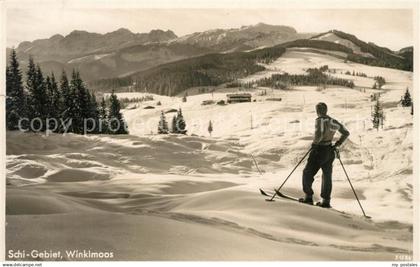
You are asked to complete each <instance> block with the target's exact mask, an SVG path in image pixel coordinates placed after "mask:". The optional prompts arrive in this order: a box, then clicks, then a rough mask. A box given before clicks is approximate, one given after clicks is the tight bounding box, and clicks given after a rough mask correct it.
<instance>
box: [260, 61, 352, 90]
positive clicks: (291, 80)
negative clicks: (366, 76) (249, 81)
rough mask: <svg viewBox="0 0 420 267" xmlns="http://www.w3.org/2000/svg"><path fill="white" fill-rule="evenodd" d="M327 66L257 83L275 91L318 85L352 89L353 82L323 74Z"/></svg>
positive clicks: (272, 76) (265, 79)
mask: <svg viewBox="0 0 420 267" xmlns="http://www.w3.org/2000/svg"><path fill="white" fill-rule="evenodd" d="M327 70H328V66H322V67H320V68H309V69H307V70H306V72H307V74H288V73H284V74H273V75H271V77H269V78H263V79H261V80H259V81H257V84H258V85H259V86H266V87H271V88H275V89H287V88H288V87H289V86H293V85H297V86H320V85H338V86H344V87H349V88H353V87H354V83H353V81H350V80H346V79H340V78H334V77H332V76H329V75H327V74H325V73H324V72H325V71H327Z"/></svg>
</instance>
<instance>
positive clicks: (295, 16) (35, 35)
mask: <svg viewBox="0 0 420 267" xmlns="http://www.w3.org/2000/svg"><path fill="white" fill-rule="evenodd" d="M412 20H413V14H412V11H411V10H410V9H276V8H258V9H257V8H255V9H238V8H236V9H234V8H227V9H226V8H225V9H221V8H212V9H209V8H204V9H203V8H202V9H185V8H178V9H162V8H160V9H150V8H149V9H139V8H137V9H136V8H135V9H133V8H125V9H115V8H106V9H105V8H96V9H92V8H83V9H80V8H79V9H75V8H57V7H51V8H42V7H33V6H32V7H30V8H8V9H7V18H6V23H7V24H6V34H7V46H8V47H12V46H17V45H18V44H19V43H20V42H22V41H33V40H35V39H42V38H49V37H51V36H52V35H54V34H62V35H64V36H65V35H67V34H69V33H70V32H71V31H73V30H85V31H89V32H97V33H106V32H111V31H114V30H117V29H119V28H127V29H129V30H131V31H132V32H149V31H150V30H152V29H162V30H168V29H169V30H172V31H173V32H174V33H175V34H176V35H178V36H182V35H185V34H189V33H193V32H200V31H205V30H210V29H215V28H222V29H227V28H238V27H241V26H243V25H254V24H257V23H259V22H263V23H267V24H273V25H287V26H292V27H294V28H295V29H296V30H297V31H298V32H311V33H320V32H325V31H328V30H331V29H337V30H341V31H344V32H347V33H351V34H354V35H356V36H357V37H358V38H359V39H361V40H363V41H366V42H374V43H376V44H377V45H381V46H386V47H388V48H391V49H393V50H398V49H400V48H403V47H406V46H410V45H413V42H414V41H413V40H414V36H413V22H412Z"/></svg>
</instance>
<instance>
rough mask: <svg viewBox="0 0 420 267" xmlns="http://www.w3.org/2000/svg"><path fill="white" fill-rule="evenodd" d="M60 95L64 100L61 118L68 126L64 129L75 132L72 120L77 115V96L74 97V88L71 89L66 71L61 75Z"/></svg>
mask: <svg viewBox="0 0 420 267" xmlns="http://www.w3.org/2000/svg"><path fill="white" fill-rule="evenodd" d="M60 94H61V95H62V100H63V103H62V105H63V107H62V111H61V117H62V120H63V124H65V125H66V126H63V127H69V129H66V130H67V131H73V126H72V120H73V118H74V117H75V113H76V111H75V106H74V105H75V103H74V100H75V95H74V91H73V88H71V87H70V84H69V80H68V79H67V74H66V72H65V71H64V70H63V72H62V73H61V79H60ZM70 120H71V121H70ZM67 125H68V126H67ZM60 130H61V131H63V130H65V129H60Z"/></svg>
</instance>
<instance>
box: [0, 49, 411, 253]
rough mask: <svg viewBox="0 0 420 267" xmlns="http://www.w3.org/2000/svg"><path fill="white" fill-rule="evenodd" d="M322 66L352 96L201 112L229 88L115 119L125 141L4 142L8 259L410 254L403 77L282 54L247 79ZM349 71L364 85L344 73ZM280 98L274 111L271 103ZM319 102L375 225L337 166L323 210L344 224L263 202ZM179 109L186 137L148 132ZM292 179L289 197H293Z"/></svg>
mask: <svg viewBox="0 0 420 267" xmlns="http://www.w3.org/2000/svg"><path fill="white" fill-rule="evenodd" d="M321 65H328V66H329V68H330V69H334V70H335V74H334V73H331V75H335V76H337V77H343V78H348V79H352V80H354V82H355V84H356V88H355V89H348V88H337V87H331V88H327V89H325V90H319V89H317V88H314V87H295V88H293V89H291V90H286V91H276V90H274V91H273V90H271V89H269V88H256V89H252V90H250V91H249V92H250V93H252V95H253V99H255V100H256V102H250V103H240V104H229V105H216V104H214V105H201V103H202V101H204V100H214V101H215V102H217V101H218V100H226V93H228V92H234V91H236V90H237V89H226V90H225V91H221V90H218V91H216V92H214V93H213V94H211V93H209V94H200V95H190V96H188V97H187V102H182V101H181V98H180V97H172V98H171V97H165V96H157V95H156V96H154V100H153V101H150V102H143V103H134V104H130V106H129V109H127V110H124V116H125V118H126V120H127V121H128V124H129V129H130V135H128V136H76V135H71V134H70V135H66V136H64V137H63V136H60V135H52V136H48V137H46V136H40V135H37V134H22V133H11V132H9V133H8V134H7V154H8V156H7V169H8V176H7V177H8V179H7V181H8V184H9V185H8V188H7V190H8V191H7V192H8V193H7V214H8V216H7V223H8V225H7V229H6V232H7V240H6V241H7V242H6V243H7V246H8V249H12V248H18V247H22V246H23V247H28V248H29V247H32V246H35V245H36V247H40V248H45V249H49V248H53V247H60V248H64V247H78V248H85V247H86V248H87V247H94V248H97V249H98V250H101V249H102V250H113V251H115V255H116V258H117V259H149V260H151V259H226V260H228V259H237V260H240V259H242V260H246V259H267V260H274V259H277V260H286V259H295V260H296V259H315V260H319V259H324V260H328V259H337V260H346V259H347V260H356V259H357V260H395V255H396V254H411V253H412V231H413V229H412V223H413V217H412V206H413V186H412V185H413V181H412V179H413V174H412V169H413V162H412V151H413V136H412V129H413V120H412V116H411V114H410V110H409V109H406V108H402V107H400V106H398V105H397V102H398V100H399V99H400V97H401V96H402V95H403V94H404V92H405V89H406V88H407V87H408V88H410V89H411V88H412V73H410V72H403V71H398V70H392V69H385V68H378V67H371V66H365V65H361V64H355V63H345V62H344V61H343V59H340V58H339V57H337V55H325V54H319V53H313V52H309V51H306V50H304V49H292V50H289V51H288V52H287V53H286V54H285V55H284V56H282V57H281V58H280V59H278V60H277V61H276V62H274V63H272V64H270V65H269V66H267V67H268V68H269V69H268V70H267V71H264V72H261V73H257V74H256V75H253V76H250V77H247V78H246V79H245V80H253V79H257V78H258V77H264V76H267V75H270V74H272V73H278V72H283V71H286V72H289V73H302V72H304V70H305V69H307V68H310V67H319V66H321ZM353 70H354V71H356V72H363V73H365V74H366V75H367V77H358V76H349V75H345V74H344V73H345V72H346V71H350V72H352V71H353ZM342 73H343V74H342ZM376 75H380V76H383V77H384V78H385V79H386V81H387V84H386V85H385V86H384V87H383V90H381V91H380V92H381V94H382V96H381V101H382V104H383V107H384V111H385V116H386V120H385V124H384V127H383V129H379V131H377V130H374V129H372V123H371V122H370V113H371V106H372V102H371V101H370V95H371V94H372V93H376V92H379V91H377V90H376V91H373V90H371V89H369V88H371V86H372V84H373V82H374V81H373V77H374V76H376ZM264 90H266V91H267V95H265V96H262V95H261V92H262V91H264ZM140 95H141V94H140V93H125V94H120V95H119V97H138V96H140ZM276 98H277V99H278V98H281V99H282V101H270V99H276ZM157 101H160V102H161V103H162V105H161V106H158V105H156V102H157ZM319 101H324V102H326V103H327V104H328V105H329V113H330V115H331V116H333V117H335V118H336V119H338V120H340V121H342V122H343V123H344V124H345V125H346V126H347V128H348V129H349V131H350V132H351V135H350V138H349V140H348V141H347V142H346V143H345V144H344V145H343V147H342V153H341V154H342V160H343V163H344V164H345V167H346V170H347V172H348V174H349V175H350V178H351V180H352V182H353V185H354V186H355V188H356V190H357V194H358V196H359V198H360V200H361V203H362V205H363V207H364V209H365V211H366V213H367V214H368V215H370V216H372V217H373V219H372V220H367V219H364V218H362V216H360V214H361V211H360V209H359V207H358V205H357V202H356V201H355V199H354V196H353V193H352V191H351V189H350V186H349V184H348V182H347V180H346V177H345V175H344V173H343V170H342V169H341V166H340V165H339V163H338V162H337V161H336V162H335V163H334V166H335V167H334V178H333V179H334V187H333V194H332V197H333V199H332V205H333V206H334V208H336V209H337V210H341V211H344V213H339V212H337V211H334V210H325V209H320V208H317V207H310V206H305V205H301V204H298V203H295V202H291V201H288V200H283V199H278V200H277V201H276V202H274V203H268V202H265V201H264V198H263V197H262V196H261V195H260V194H259V193H258V188H259V187H262V188H265V189H268V190H270V189H272V188H274V187H277V186H278V185H279V184H280V183H281V182H282V181H283V179H284V178H285V177H286V176H287V175H288V174H289V172H290V171H291V169H292V168H293V167H294V165H295V164H296V163H297V162H298V161H299V160H300V158H301V157H302V156H303V155H304V154H305V152H306V151H307V150H308V149H309V147H310V144H311V140H312V134H313V128H314V124H313V123H314V120H315V117H316V114H315V111H314V105H315V104H316V103H317V102H319ZM146 106H154V107H155V109H144V107H146ZM178 108H182V112H183V115H184V118H185V120H186V123H187V129H188V136H176V135H166V136H165V135H156V134H155V133H156V132H157V125H158V119H159V116H160V113H161V111H168V110H170V109H178ZM173 114H174V113H168V114H167V120H168V122H170V121H171V119H172V115H173ZM210 120H211V121H212V123H213V129H214V131H213V133H212V136H209V133H208V132H207V127H208V123H209V121H210ZM251 155H253V156H254V157H255V159H256V161H257V162H258V164H259V167H260V168H261V169H262V170H263V171H264V173H263V175H260V174H258V171H257V169H256V167H255V165H254V162H253V160H252V157H251ZM302 169H303V166H300V167H299V168H298V169H297V170H296V172H295V173H294V174H293V176H292V177H291V178H290V180H289V181H288V182H287V184H286V185H285V187H284V189H283V191H284V192H285V193H287V194H290V195H293V196H300V195H301V194H302V192H301V189H300V187H301V172H302ZM320 175H321V174H318V175H317V177H316V181H315V184H314V189H315V192H316V194H319V189H320V180H321V177H320ZM39 215H45V216H39ZM29 225H30V227H29ZM45 229H48V230H45ZM158 229H159V230H158ZM40 232H41V233H42V235H40V234H39V233H40ZM18 233H19V235H18ZM46 233H48V235H47V237H46ZM75 233H79V234H76V238H67V237H68V236H74V235H75ZM64 237H66V238H64ZM78 237H80V238H78ZM238 240H240V242H238ZM256 244H258V246H257V245H256Z"/></svg>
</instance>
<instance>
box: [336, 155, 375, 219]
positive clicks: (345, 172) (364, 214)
mask: <svg viewBox="0 0 420 267" xmlns="http://www.w3.org/2000/svg"><path fill="white" fill-rule="evenodd" d="M335 153H336V155H337V158H338V160H339V161H340V164H341V167H343V171H344V174H345V175H346V177H347V181H349V184H350V186H351V190H353V193H354V196H355V197H356V200H357V203H359V206H360V209H361V210H362V212H363V216H365V217H366V218H371V217H370V216H367V215H366V213H365V211H364V210H363V207H362V204H361V203H360V201H359V198H358V197H357V194H356V190H354V187H353V184H352V183H351V181H350V178H349V175H348V174H347V171H346V168H344V164H343V162H342V161H341V158H340V152H339V151H338V150H337V149H336V150H335Z"/></svg>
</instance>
